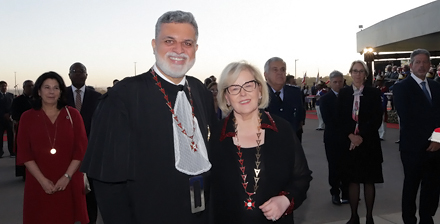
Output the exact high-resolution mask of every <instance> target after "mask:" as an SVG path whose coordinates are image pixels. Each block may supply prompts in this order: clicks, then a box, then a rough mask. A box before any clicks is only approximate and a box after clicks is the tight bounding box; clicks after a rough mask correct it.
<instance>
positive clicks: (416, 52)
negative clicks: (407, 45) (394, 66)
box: [409, 49, 431, 64]
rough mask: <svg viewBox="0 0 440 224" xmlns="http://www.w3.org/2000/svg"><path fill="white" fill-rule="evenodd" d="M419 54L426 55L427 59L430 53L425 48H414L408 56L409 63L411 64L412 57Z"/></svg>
mask: <svg viewBox="0 0 440 224" xmlns="http://www.w3.org/2000/svg"><path fill="white" fill-rule="evenodd" d="M419 54H424V55H426V56H428V59H429V58H431V54H430V53H429V51H427V50H425V49H415V50H414V51H413V52H412V53H411V56H409V57H410V62H409V63H410V64H412V63H413V62H414V57H415V56H417V55H419Z"/></svg>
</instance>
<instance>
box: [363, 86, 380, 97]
mask: <svg viewBox="0 0 440 224" xmlns="http://www.w3.org/2000/svg"><path fill="white" fill-rule="evenodd" d="M364 91H366V92H372V93H374V94H377V95H380V94H381V92H380V89H378V88H374V87H372V86H365V87H364Z"/></svg>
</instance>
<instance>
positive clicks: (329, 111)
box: [319, 90, 341, 148]
mask: <svg viewBox="0 0 440 224" xmlns="http://www.w3.org/2000/svg"><path fill="white" fill-rule="evenodd" d="M319 101H320V106H319V109H320V111H321V115H322V120H323V121H324V123H325V130H324V143H326V144H332V145H339V144H340V140H341V134H340V123H341V122H340V120H339V118H338V110H337V108H338V107H337V103H338V97H337V96H336V94H335V93H334V92H333V91H332V90H330V91H328V92H327V93H326V94H324V95H323V96H321V98H320V99H319ZM338 148H340V147H338Z"/></svg>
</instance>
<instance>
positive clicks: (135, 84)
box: [104, 72, 153, 98]
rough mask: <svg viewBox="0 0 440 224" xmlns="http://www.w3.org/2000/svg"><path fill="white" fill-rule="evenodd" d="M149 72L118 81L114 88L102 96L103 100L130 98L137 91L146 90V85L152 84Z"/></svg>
mask: <svg viewBox="0 0 440 224" xmlns="http://www.w3.org/2000/svg"><path fill="white" fill-rule="evenodd" d="M148 76H151V73H150V72H145V73H142V74H140V75H136V76H131V77H125V78H124V79H123V80H121V81H119V82H118V83H117V84H116V85H115V86H113V87H112V88H111V89H109V90H108V91H107V93H106V94H104V98H108V97H117V96H120V97H130V96H133V95H134V94H135V93H136V92H137V91H139V90H143V89H145V88H147V85H146V83H148V82H153V78H150V79H149V77H148Z"/></svg>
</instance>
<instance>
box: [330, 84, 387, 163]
mask: <svg viewBox="0 0 440 224" xmlns="http://www.w3.org/2000/svg"><path fill="white" fill-rule="evenodd" d="M353 93H354V91H353V88H352V87H351V86H349V87H347V88H342V89H341V90H340V91H339V96H338V110H339V112H338V113H339V119H340V122H341V134H342V137H343V139H344V142H343V144H342V147H345V148H346V150H347V151H348V149H349V147H350V139H349V138H348V135H349V134H350V133H354V130H355V128H356V121H354V120H353V118H352V109H353V101H354V96H353ZM382 114H383V110H382V100H381V93H380V90H379V89H377V88H373V87H369V86H365V87H364V90H363V92H362V96H361V97H360V108H359V118H358V119H359V120H358V123H359V126H358V128H359V135H360V136H361V137H362V139H363V141H362V144H361V145H359V146H358V147H357V149H355V150H352V151H350V152H349V154H353V156H355V158H359V159H361V161H353V160H350V161H349V162H350V163H359V162H362V163H363V164H371V163H375V164H377V163H382V162H383V157H382V148H381V144H380V139H379V132H378V129H379V127H380V125H381V124H382ZM354 154H355V155H354Z"/></svg>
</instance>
